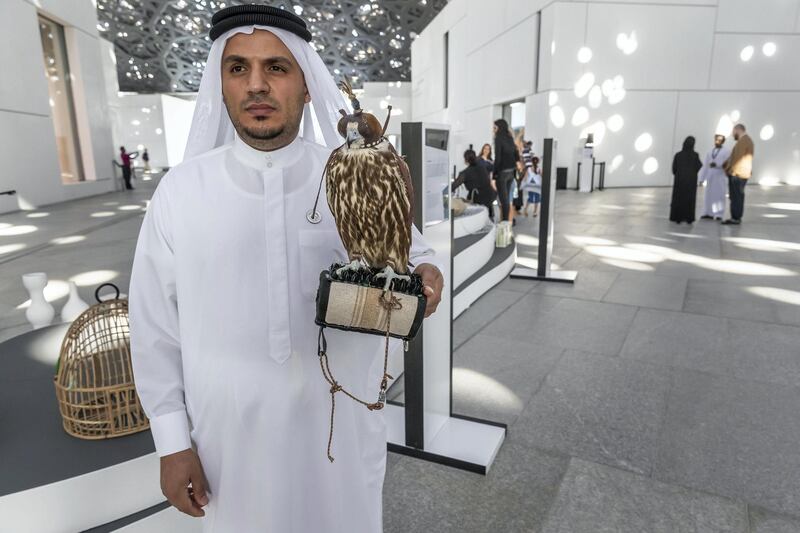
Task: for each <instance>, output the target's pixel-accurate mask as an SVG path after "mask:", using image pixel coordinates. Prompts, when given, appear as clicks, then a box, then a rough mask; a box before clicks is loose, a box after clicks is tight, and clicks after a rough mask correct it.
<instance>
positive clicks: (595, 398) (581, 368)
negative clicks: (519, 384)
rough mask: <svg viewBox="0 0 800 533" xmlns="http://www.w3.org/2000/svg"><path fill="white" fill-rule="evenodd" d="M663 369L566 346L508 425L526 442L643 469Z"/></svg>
mask: <svg viewBox="0 0 800 533" xmlns="http://www.w3.org/2000/svg"><path fill="white" fill-rule="evenodd" d="M669 378H670V376H669V369H666V368H664V367H658V366H656V365H649V364H645V363H640V362H638V361H628V360H623V359H619V358H609V357H605V356H601V355H596V354H589V353H585V352H577V351H567V352H566V353H565V354H564V355H563V356H562V357H561V359H560V361H559V362H558V364H557V365H556V367H555V369H554V370H553V371H552V372H551V373H550V374H549V375H548V376H547V379H546V380H545V382H544V384H543V385H542V386H541V388H540V389H539V391H538V392H537V393H536V394H535V395H534V396H533V398H531V401H530V403H529V404H528V406H527V407H526V408H525V410H524V411H523V412H522V414H521V415H520V417H519V418H518V419H517V422H516V423H515V424H514V426H512V430H513V431H514V432H515V434H517V435H518V436H519V438H520V439H521V440H523V441H525V442H527V443H529V444H532V445H535V446H540V447H542V448H546V449H549V450H555V451H558V452H560V453H565V454H569V455H572V456H574V457H579V458H582V459H588V460H592V461H595V462H599V463H604V464H608V465H612V466H616V467H619V468H624V469H626V470H630V471H633V472H638V473H644V474H648V473H649V472H650V471H651V469H652V467H653V464H654V461H655V456H656V450H657V447H658V444H659V443H658V435H659V432H660V430H661V426H662V423H663V416H664V411H665V407H666V401H667V393H668V390H669Z"/></svg>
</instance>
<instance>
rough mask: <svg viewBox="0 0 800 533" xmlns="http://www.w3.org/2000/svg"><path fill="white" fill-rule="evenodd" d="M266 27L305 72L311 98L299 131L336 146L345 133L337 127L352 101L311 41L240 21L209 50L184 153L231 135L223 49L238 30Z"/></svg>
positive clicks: (227, 139)
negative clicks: (224, 77) (224, 96)
mask: <svg viewBox="0 0 800 533" xmlns="http://www.w3.org/2000/svg"><path fill="white" fill-rule="evenodd" d="M255 30H266V31H268V32H270V33H272V34H274V35H275V36H276V37H278V38H279V39H280V40H281V41H283V44H284V45H286V48H288V49H289V51H290V52H291V53H292V56H294V59H295V61H297V64H298V65H299V66H300V69H301V70H302V71H303V75H304V76H305V81H306V87H308V93H309V95H311V102H310V103H308V104H305V107H304V109H303V119H302V122H301V130H300V131H301V136H302V137H303V138H305V139H307V140H310V141H314V142H317V143H319V144H322V145H325V146H327V147H328V148H336V147H338V146H339V145H341V144H342V139H341V137H339V133H338V132H337V131H336V124H337V123H338V121H339V119H340V118H341V115H340V114H339V110H340V109H344V110H345V111H347V112H348V113H350V112H351V108H350V104H349V103H348V102H347V100H346V99H345V97H344V95H342V93H341V92H340V91H339V88H338V87H337V86H336V82H334V80H333V77H332V76H331V74H330V73H329V72H328V69H327V67H326V66H325V63H324V62H323V61H322V58H321V57H320V56H319V54H318V53H317V52H316V50H314V48H313V47H312V46H311V44H309V43H307V42H306V41H304V40H303V39H301V38H300V37H299V36H298V35H295V34H294V33H292V32H289V31H287V30H283V29H280V28H275V27H272V26H260V25H251V26H241V27H237V28H234V29H232V30H229V31H228V32H226V33H224V34H222V35H221V36H220V37H219V38H217V39H215V40H214V43H213V44H212V45H211V51H210V52H209V53H208V60H207V61H206V69H205V71H204V72H203V78H202V80H201V81H200V90H199V91H198V93H197V103H196V106H195V110H194V117H193V118H192V127H191V129H190V130H189V138H188V140H187V141H186V150H185V152H184V155H183V158H184V159H189V158H191V157H194V156H197V155H200V154H203V153H205V152H208V151H209V150H213V149H214V148H217V147H219V146H222V145H223V144H227V143H229V142H231V141H233V137H234V132H235V130H234V128H233V123H232V122H231V119H230V117H229V116H228V110H227V109H226V108H225V103H224V102H223V101H222V52H223V51H224V50H225V44H226V43H227V42H228V39H230V38H231V37H232V36H233V35H236V34H237V33H248V34H250V33H253V31H255Z"/></svg>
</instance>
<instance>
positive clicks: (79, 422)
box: [54, 283, 150, 440]
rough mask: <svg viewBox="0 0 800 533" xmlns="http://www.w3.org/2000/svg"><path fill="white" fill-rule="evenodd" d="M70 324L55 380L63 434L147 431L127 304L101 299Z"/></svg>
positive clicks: (89, 435)
mask: <svg viewBox="0 0 800 533" xmlns="http://www.w3.org/2000/svg"><path fill="white" fill-rule="evenodd" d="M108 285H111V284H110V283H109V284H105V285H101V286H100V287H98V288H97V291H96V292H95V297H96V298H97V301H98V302H99V303H97V304H96V305H93V306H92V307H90V308H89V309H87V310H86V311H84V312H83V314H81V315H80V316H79V317H78V318H77V319H75V321H74V322H73V323H72V325H71V326H70V328H69V330H68V331H67V334H66V336H65V337H64V342H63V343H62V345H61V354H60V356H59V359H58V366H57V369H56V376H55V380H54V381H55V387H56V397H57V398H58V405H59V410H60V411H61V418H62V419H63V426H64V430H65V431H66V432H67V433H69V434H70V435H73V436H75V437H78V438H80V439H87V440H97V439H108V438H112V437H121V436H123V435H129V434H131V433H137V432H139V431H143V430H145V429H147V428H149V427H150V422H149V421H148V419H147V417H146V416H145V414H144V411H143V410H142V406H141V404H140V402H139V396H138V395H137V394H136V388H135V384H134V382H133V369H132V367H131V350H130V328H129V324H128V301H127V300H121V299H120V298H119V289H117V288H116V287H115V286H113V285H111V286H112V287H114V289H116V290H117V295H116V297H115V298H113V299H109V300H105V301H101V300H100V297H99V293H100V289H102V288H103V287H104V286H108Z"/></svg>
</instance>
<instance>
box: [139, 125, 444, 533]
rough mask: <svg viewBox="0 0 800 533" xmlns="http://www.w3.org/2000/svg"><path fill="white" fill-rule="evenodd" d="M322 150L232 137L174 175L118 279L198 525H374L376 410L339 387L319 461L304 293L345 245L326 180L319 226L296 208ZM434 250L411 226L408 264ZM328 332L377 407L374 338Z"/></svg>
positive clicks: (271, 530)
mask: <svg viewBox="0 0 800 533" xmlns="http://www.w3.org/2000/svg"><path fill="white" fill-rule="evenodd" d="M329 153H330V150H329V149H327V148H325V147H323V146H320V145H317V144H314V143H311V142H308V141H305V140H304V139H302V138H300V137H298V138H296V139H295V140H294V141H293V142H292V143H291V144H290V145H288V146H286V147H284V148H282V149H280V150H277V151H273V152H261V151H258V150H255V149H253V148H251V147H249V146H248V145H246V144H245V143H244V142H242V141H241V140H240V139H238V137H237V139H236V140H235V141H234V142H233V143H231V144H228V145H225V146H222V147H220V148H217V149H215V150H212V151H210V152H208V153H206V154H204V155H201V156H199V157H195V158H192V159H190V160H188V161H185V162H184V163H182V164H180V165H178V166H177V167H175V168H173V169H172V170H170V172H168V173H167V175H166V176H164V178H163V179H162V181H161V183H160V184H159V186H158V188H157V190H156V192H155V194H154V195H153V199H152V201H151V203H150V206H149V208H148V211H147V214H146V216H145V219H144V223H143V225H142V229H141V233H140V235H139V242H138V245H137V248H136V256H135V259H134V265H133V273H132V278H131V284H130V323H131V348H132V358H133V367H134V372H135V378H136V385H137V389H138V392H139V396H140V398H141V401H142V405H143V406H144V409H145V412H146V413H147V415H148V416H149V417H150V424H151V430H152V434H153V439H154V441H155V445H156V449H157V451H158V454H159V455H161V456H163V455H167V454H171V453H174V452H177V451H180V450H185V449H187V448H189V447H190V446H191V444H192V442H193V443H194V444H195V446H196V449H197V452H198V454H199V456H200V459H201V462H202V464H203V467H204V470H205V474H206V477H207V479H208V483H209V486H210V491H211V494H210V497H209V499H210V502H209V504H208V505H207V506H206V508H205V510H206V516H205V518H203V526H204V527H203V531H204V532H206V533H208V532H214V533H234V532H235V533H251V532H252V533H255V532H259V533H378V532H380V531H382V524H381V516H382V509H381V492H382V486H383V478H384V473H385V466H386V434H385V424H384V420H383V415H382V413H381V412H370V411H368V410H367V409H366V408H365V407H364V406H363V405H360V404H356V403H354V402H353V401H352V400H350V399H349V398H347V397H345V396H344V395H343V394H341V393H340V394H337V396H336V420H335V432H334V440H333V450H332V451H333V455H334V457H335V458H336V461H335V462H334V463H330V462H329V461H328V458H327V455H326V446H327V439H328V427H329V416H330V394H329V389H330V387H329V385H328V384H327V382H326V381H325V379H324V378H323V376H322V373H321V371H320V367H319V360H318V356H317V332H318V328H317V326H316V325H315V324H314V300H315V294H316V289H317V286H318V281H319V273H320V271H321V270H324V269H326V268H328V267H329V266H330V264H331V262H332V261H334V260H339V261H344V260H345V259H346V254H345V251H344V249H343V247H342V245H341V241H340V239H339V235H338V233H337V231H336V226H335V222H334V220H333V217H332V215H331V213H330V211H329V209H328V205H327V201H326V195H325V189H324V186H323V189H322V194H321V195H320V202H319V211H320V212H321V214H322V222H321V223H320V224H318V225H312V224H310V223H309V222H308V221H307V220H306V212H307V211H308V210H310V209H311V207H312V205H313V202H314V198H315V196H316V194H317V187H318V185H319V179H320V176H321V175H322V172H323V167H324V165H325V163H326V161H327V158H328V155H329ZM432 254H433V252H432V251H431V250H430V249H429V248H428V247H427V246H426V245H425V244H424V242H422V237H421V235H420V234H419V232H418V231H417V230H416V229H415V230H414V244H413V246H412V250H411V262H412V263H413V264H415V265H418V264H420V263H424V262H432V258H433V255H432ZM326 336H327V337H328V353H329V358H330V363H331V367H332V370H333V373H334V376H335V378H336V379H337V380H338V381H339V383H340V384H341V385H342V386H344V387H345V388H347V389H348V390H350V391H352V392H353V393H354V394H356V395H357V396H358V397H360V398H363V399H365V400H367V401H375V400H376V399H377V394H378V385H379V381H380V378H381V376H382V372H383V350H384V340H383V338H381V337H378V336H368V335H362V334H356V333H345V332H341V331H337V330H333V329H327V330H326ZM394 344H396V345H397V344H399V343H394ZM395 347H396V346H395ZM190 437H191V442H190Z"/></svg>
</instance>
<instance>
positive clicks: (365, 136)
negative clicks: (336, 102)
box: [337, 81, 391, 150]
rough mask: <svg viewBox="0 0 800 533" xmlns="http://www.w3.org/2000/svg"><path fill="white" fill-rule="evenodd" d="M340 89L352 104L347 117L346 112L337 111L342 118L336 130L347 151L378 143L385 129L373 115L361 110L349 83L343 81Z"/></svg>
mask: <svg viewBox="0 0 800 533" xmlns="http://www.w3.org/2000/svg"><path fill="white" fill-rule="evenodd" d="M341 88H342V91H344V93H345V94H346V95H347V96H348V97H349V98H350V101H351V102H352V104H353V113H352V114H349V115H348V114H347V111H345V110H344V109H340V110H339V113H341V115H342V118H340V119H339V124H338V126H337V128H338V130H339V135H341V136H342V137H344V140H345V143H346V144H347V149H348V150H353V149H355V150H357V149H359V148H364V146H365V145H369V144H373V143H375V142H377V141H379V140H380V138H381V137H382V136H383V132H384V131H385V127H381V123H380V122H379V121H378V119H377V118H376V117H375V115H373V114H371V113H367V112H365V111H364V110H363V109H361V104H360V103H359V102H358V99H357V98H356V95H355V94H354V93H353V89H352V88H351V87H350V84H349V83H347V82H346V81H343V82H342V84H341ZM390 113H391V110H390ZM387 122H388V121H387Z"/></svg>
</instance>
